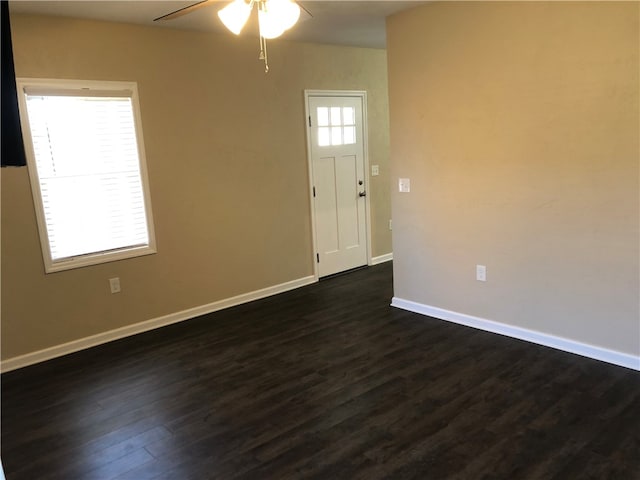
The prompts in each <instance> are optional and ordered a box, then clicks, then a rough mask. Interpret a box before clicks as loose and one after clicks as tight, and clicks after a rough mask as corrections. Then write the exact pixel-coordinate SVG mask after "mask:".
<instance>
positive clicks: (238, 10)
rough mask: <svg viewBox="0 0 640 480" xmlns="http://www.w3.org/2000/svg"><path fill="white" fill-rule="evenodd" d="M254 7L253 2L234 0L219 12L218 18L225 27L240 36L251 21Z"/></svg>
mask: <svg viewBox="0 0 640 480" xmlns="http://www.w3.org/2000/svg"><path fill="white" fill-rule="evenodd" d="M252 7H253V2H251V3H246V2H245V1H244V0H234V1H233V2H231V3H230V4H229V5H227V6H226V7H224V8H222V9H220V10H219V11H218V17H219V18H220V21H221V22H222V23H223V24H224V26H225V27H227V28H228V29H229V30H230V31H231V32H233V33H235V34H236V35H239V34H240V32H241V31H242V28H243V27H244V26H245V25H246V23H247V20H248V19H249V15H250V14H251V8H252Z"/></svg>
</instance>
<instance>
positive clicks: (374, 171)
mask: <svg viewBox="0 0 640 480" xmlns="http://www.w3.org/2000/svg"><path fill="white" fill-rule="evenodd" d="M378 175H380V167H378V165H371V176H372V177H376V176H378Z"/></svg>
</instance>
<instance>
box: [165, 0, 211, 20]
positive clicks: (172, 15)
mask: <svg viewBox="0 0 640 480" xmlns="http://www.w3.org/2000/svg"><path fill="white" fill-rule="evenodd" d="M209 3H213V1H212V0H202V1H200V2H197V3H194V4H193V5H189V6H187V7H183V8H179V9H178V10H175V11H173V12H170V13H167V14H166V15H162V16H161V17H158V18H154V19H153V21H154V22H156V21H158V20H173V19H174V18H178V17H181V16H182V15H186V14H187V13H191V12H193V11H194V10H197V9H198V8H202V7H206V6H207V4H209Z"/></svg>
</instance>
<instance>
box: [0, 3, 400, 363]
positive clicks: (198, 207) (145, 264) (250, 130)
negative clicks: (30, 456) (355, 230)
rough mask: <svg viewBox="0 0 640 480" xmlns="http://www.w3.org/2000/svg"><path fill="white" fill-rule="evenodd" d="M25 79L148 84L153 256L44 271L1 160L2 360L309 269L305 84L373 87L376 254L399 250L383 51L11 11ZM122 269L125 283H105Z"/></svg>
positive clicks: (22, 177) (23, 191) (26, 196)
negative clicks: (114, 286) (113, 286)
mask: <svg viewBox="0 0 640 480" xmlns="http://www.w3.org/2000/svg"><path fill="white" fill-rule="evenodd" d="M11 21H12V30H13V37H14V55H15V64H16V75H17V76H20V77H45V78H74V79H91V80H93V79H97V80H126V81H136V82H138V89H139V95H140V104H141V109H142V122H143V129H144V139H145V146H146V153H147V164H148V169H149V177H150V188H151V197H152V204H153V213H154V217H155V229H156V237H157V245H158V253H157V254H156V255H151V256H147V257H142V258H137V259H132V260H124V261H120V262H114V263H110V264H105V265H98V266H93V267H86V268H81V269H76V270H71V271H66V272H60V273H55V274H49V275H45V274H44V273H43V272H44V268H43V263H42V258H41V251H40V246H39V240H38V232H37V228H36V221H35V215H34V209H33V201H32V198H31V191H30V188H29V181H28V176H27V169H26V168H19V169H4V170H3V172H2V255H1V259H2V358H4V359H8V358H12V357H15V356H18V355H22V354H27V353H30V352H34V351H37V350H40V349H44V348H47V347H51V346H55V345H59V344H62V343H64V342H69V341H73V340H76V339H80V338H83V337H86V336H89V335H94V334H98V333H101V332H106V331H109V330H112V329H115V328H118V327H122V326H126V325H130V324H134V323H137V322H141V321H145V320H149V319H153V318H157V317H159V316H162V315H167V314H171V313H175V312H178V311H181V310H184V309H188V308H192V307H198V306H201V305H205V304H208V303H211V302H215V301H217V300H221V299H225V298H229V297H231V296H234V295H239V294H242V293H246V292H251V291H254V290H257V289H261V288H264V287H269V286H272V285H277V284H280V283H283V282H287V281H291V280H296V279H300V278H303V277H306V276H309V275H313V264H312V257H313V252H312V241H311V225H310V216H309V195H308V175H307V159H306V140H305V127H304V125H305V123H304V97H303V90H304V89H342V90H366V91H367V92H368V99H369V134H370V143H369V157H370V164H372V165H373V164H378V165H380V170H381V175H380V176H379V177H373V178H371V179H370V191H371V192H372V198H371V204H372V236H373V238H372V244H373V245H372V246H373V248H372V254H373V256H378V255H383V254H386V253H388V252H390V251H391V235H390V232H389V230H388V219H389V218H390V200H389V188H388V185H389V165H388V163H389V162H388V156H389V142H388V114H387V83H386V78H387V75H386V53H385V52H384V51H382V50H370V49H357V48H339V47H331V46H320V45H311V44H296V43H289V42H282V41H280V42H279V41H273V42H270V50H269V58H270V66H271V71H270V72H269V74H268V75H265V74H264V72H263V65H262V63H261V62H260V61H258V60H257V54H258V51H257V50H258V49H257V47H258V42H257V39H254V38H234V37H232V36H226V35H216V34H210V33H196V32H186V31H177V30H169V29H158V28H146V27H139V26H131V25H123V24H110V23H101V22H93V21H85V20H71V19H64V18H45V17H30V16H17V15H16V16H12V18H11ZM113 276H119V277H120V280H121V284H122V289H123V291H122V293H120V294H117V295H111V294H110V293H109V287H108V278H110V277H113Z"/></svg>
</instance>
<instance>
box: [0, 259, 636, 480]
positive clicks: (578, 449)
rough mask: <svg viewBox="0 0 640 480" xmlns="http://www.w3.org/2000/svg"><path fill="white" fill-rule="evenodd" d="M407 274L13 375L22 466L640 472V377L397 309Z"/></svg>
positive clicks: (259, 472)
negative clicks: (397, 280) (393, 302)
mask: <svg viewBox="0 0 640 480" xmlns="http://www.w3.org/2000/svg"><path fill="white" fill-rule="evenodd" d="M391 276H392V273H391V264H390V263H387V264H383V265H379V266H376V267H371V268H366V269H363V270H359V271H355V272H352V273H349V274H347V275H343V276H338V277H335V278H331V279H328V280H324V281H322V282H320V283H319V284H316V285H311V286H308V287H304V288H301V289H298V290H295V291H292V292H288V293H285V294H282V295H278V296H275V297H271V298H268V299H264V300H260V301H256V302H253V303H250V304H247V305H242V306H239V307H235V308H231V309H228V310H225V311H222V312H217V313H215V314H211V315H205V316H203V317H200V318H197V319H194V320H191V321H188V322H184V323H181V324H178V325H173V326H170V327H165V328H162V329H159V330H156V331H153V332H148V333H145V334H141V335H137V336H135V337H131V338H127V339H124V340H120V341H116V342H112V343H110V344H107V345H103V346H100V347H96V348H92V349H90V350H86V351H83V352H79V353H76V354H73V355H68V356H66V357H62V358H59V359H55V360H52V361H49V362H45V363H42V364H39V365H35V366H32V367H28V368H24V369H21V370H17V371H14V372H10V373H7V374H4V375H2V462H3V464H4V467H5V472H6V476H7V479H8V480H22V479H25V480H34V479H38V480H47V479H48V480H52V479H73V480H84V479H91V480H115V479H118V480H124V479H130V480H145V479H149V480H150V479H154V480H160V479H172V480H188V479H197V480H202V479H251V480H254V479H279V480H284V479H302V478H304V479H307V478H308V479H367V480H371V479H382V478H389V479H410V478H416V479H438V480H439V479H474V480H475V479H509V480H513V479H558V480H565V479H599V480H601V479H615V480H619V479H622V480H626V479H639V478H640V374H639V373H638V372H634V371H631V370H628V369H625V368H622V367H615V366H612V365H608V364H605V363H601V362H598V361H595V360H589V359H586V358H583V357H579V356H575V355H571V354H568V353H564V352H559V351H556V350H552V349H549V348H545V347H541V346H537V345H533V344H528V343H525V342H522V341H518V340H514V339H510V338H506V337H501V336H499V335H494V334H490V333H485V332H481V331H478V330H474V329H471V328H465V327H462V326H458V325H453V324H450V323H447V322H443V321H439V320H435V319H430V318H428V317H424V316H420V315H416V314H412V313H409V312H405V311H401V310H397V309H394V308H391V307H389V303H390V299H391V296H392V278H391ZM45 320H46V321H50V319H43V321H45Z"/></svg>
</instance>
